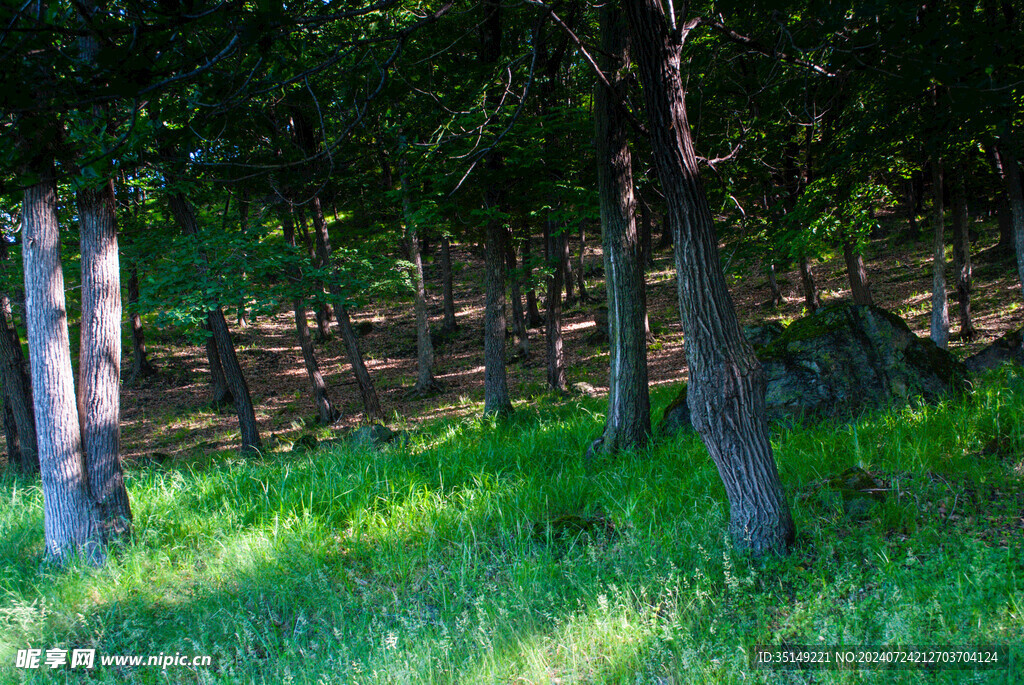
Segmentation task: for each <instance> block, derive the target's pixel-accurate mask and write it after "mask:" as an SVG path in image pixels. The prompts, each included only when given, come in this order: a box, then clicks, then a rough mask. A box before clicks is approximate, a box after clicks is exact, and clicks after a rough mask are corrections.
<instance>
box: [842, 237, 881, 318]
mask: <svg viewBox="0 0 1024 685" xmlns="http://www.w3.org/2000/svg"><path fill="white" fill-rule="evenodd" d="M843 259H844V260H845V261H846V275H847V278H848V279H849V281H850V293H851V294H852V295H853V303H854V304H863V305H871V304H874V303H873V302H872V300H871V286H870V285H868V272H867V269H865V268H864V258H863V256H861V253H860V250H858V249H857V245H856V243H854V241H853V240H851V239H849V238H847V239H845V240H843Z"/></svg>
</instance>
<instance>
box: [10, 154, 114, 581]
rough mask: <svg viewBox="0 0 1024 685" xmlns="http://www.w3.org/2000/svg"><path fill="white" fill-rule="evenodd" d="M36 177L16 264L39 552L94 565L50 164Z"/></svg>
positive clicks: (100, 556) (99, 547)
mask: <svg viewBox="0 0 1024 685" xmlns="http://www.w3.org/2000/svg"><path fill="white" fill-rule="evenodd" d="M40 176H41V179H40V181H39V183H37V184H35V185H33V186H30V187H29V188H27V189H26V190H25V196H24V204H23V205H22V232H23V233H22V235H23V238H22V259H23V262H24V268H25V296H26V307H25V314H26V319H27V324H28V347H29V360H30V362H31V369H32V391H33V392H32V396H33V403H34V413H35V422H36V428H37V438H38V443H39V444H38V447H39V464H40V472H41V476H42V478H41V479H42V487H43V528H44V534H45V539H46V551H47V554H48V556H50V557H51V558H53V559H55V560H56V561H58V562H64V561H67V560H69V559H70V558H71V557H72V556H73V555H75V554H76V553H80V554H82V555H84V557H85V558H86V559H87V560H88V561H89V562H90V563H94V564H100V563H102V562H103V561H104V559H105V558H106V552H105V550H104V544H103V524H102V520H101V518H100V513H99V508H98V507H97V506H96V502H95V501H94V500H93V499H92V495H91V493H90V492H89V478H88V472H87V471H86V464H85V456H84V454H83V452H82V432H81V426H80V424H79V421H78V408H77V405H76V400H75V388H74V385H75V384H74V372H73V371H72V369H71V349H70V343H69V339H68V320H67V310H66V308H65V300H64V274H63V271H62V270H61V261H60V234H59V228H58V225H57V192H56V184H55V182H54V175H53V165H52V162H47V163H46V165H45V167H43V173H42V174H40Z"/></svg>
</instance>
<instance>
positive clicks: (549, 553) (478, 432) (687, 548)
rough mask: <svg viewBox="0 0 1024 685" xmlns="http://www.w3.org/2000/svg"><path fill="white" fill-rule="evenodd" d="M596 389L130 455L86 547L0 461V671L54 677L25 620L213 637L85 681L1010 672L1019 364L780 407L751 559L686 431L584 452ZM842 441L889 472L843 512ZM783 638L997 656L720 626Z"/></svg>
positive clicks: (128, 648)
mask: <svg viewBox="0 0 1024 685" xmlns="http://www.w3.org/2000/svg"><path fill="white" fill-rule="evenodd" d="M672 394H673V390H672V388H671V387H664V388H659V389H657V390H655V394H654V402H655V406H656V407H657V408H660V407H663V406H664V405H665V404H666V403H667V402H668V401H669V400H670V399H671V396H672ZM602 410H603V406H602V403H601V401H599V400H591V399H578V400H576V399H574V400H562V399H556V398H551V397H541V398H539V399H537V400H535V401H534V402H533V403H531V404H529V405H526V404H523V405H521V406H520V411H519V412H518V413H517V415H516V417H515V418H514V419H513V420H512V421H511V422H510V423H507V424H494V423H491V422H488V421H481V420H479V419H477V420H471V419H466V420H463V421H461V422H454V423H453V422H435V423H431V424H428V425H427V426H425V427H423V428H422V429H420V430H418V431H417V432H416V434H415V435H414V437H413V441H412V443H411V444H410V445H409V446H408V447H407V448H385V449H384V450H382V451H381V452H379V453H371V452H368V451H366V450H364V449H355V448H346V447H344V446H334V447H332V448H329V449H326V450H324V451H320V452H316V453H276V454H275V453H270V454H268V455H267V456H266V457H265V458H263V459H262V460H257V461H240V460H237V459H233V458H230V457H228V458H225V457H224V455H210V456H205V457H199V458H196V459H193V460H179V461H176V462H174V463H173V464H172V465H169V466H166V467H160V466H156V465H149V466H140V467H138V468H133V469H132V470H130V471H129V489H130V494H131V499H132V502H133V507H134V510H135V520H136V539H135V540H134V541H133V542H132V543H131V544H129V545H127V546H126V547H125V548H124V549H122V550H120V551H119V552H118V553H117V554H116V556H115V558H114V559H113V560H112V561H111V563H109V564H108V565H107V566H106V567H104V568H102V569H99V570H91V569H84V568H82V569H73V570H72V571H71V572H65V573H58V572H56V571H54V570H52V569H49V568H46V567H44V566H41V561H42V552H43V541H42V526H41V517H42V514H41V496H40V491H39V487H38V484H36V483H33V482H29V481H22V480H18V479H15V478H12V477H11V476H10V475H6V476H4V477H3V478H2V479H0V541H2V542H0V546H2V547H0V549H2V551H0V554H2V557H3V559H5V563H4V564H3V565H2V566H0V591H2V593H3V599H2V600H0V681H2V682H8V681H12V682H18V681H21V680H25V681H28V682H43V681H47V682H48V681H49V680H50V679H51V676H50V674H48V673H45V672H42V671H24V670H20V671H19V670H15V669H13V668H12V665H13V664H14V653H15V651H16V650H17V649H19V648H25V647H26V646H29V645H31V646H35V647H41V648H43V649H47V648H51V647H58V646H59V647H65V648H70V649H73V648H76V647H95V648H96V649H97V650H98V651H99V653H101V654H155V653H159V652H164V653H175V652H181V653H183V654H210V655H213V656H214V659H215V666H214V668H213V669H198V670H195V671H193V670H189V669H185V668H181V667H171V668H168V669H167V670H166V671H162V670H160V669H158V668H155V667H148V668H147V667H139V668H134V669H133V668H121V669H117V668H114V667H107V668H98V669H96V670H95V671H93V672H90V673H89V674H88V675H89V676H90V677H91V678H92V679H94V680H96V681H104V682H267V683H279V682H299V683H305V682H311V683H312V682H411V683H420V682H454V681H458V682H509V683H511V682H537V683H540V682H543V683H551V682H558V683H569V682H580V683H584V682H586V683H590V682H660V683H668V682H726V683H731V682H765V683H773V682H780V681H786V682H851V683H852V682H865V681H869V682H929V683H931V682H940V683H941V682H964V681H965V680H973V681H974V682H1021V681H1024V664H1022V663H1021V659H1024V632H1022V631H1024V629H1022V625H1024V551H1022V547H1021V545H1020V539H1021V534H1022V526H1024V520H1022V517H1024V462H1022V461H1021V454H1022V448H1024V435H1022V431H1024V429H1022V426H1024V379H1021V378H1020V377H1019V376H1016V375H1012V374H1010V373H1008V372H1004V373H1001V374H993V375H990V376H989V377H987V378H986V379H985V380H984V382H982V383H980V384H979V385H978V386H977V388H976V389H975V391H974V392H973V393H972V394H970V395H968V396H966V397H964V398H962V399H951V400H949V401H948V402H946V403H944V404H941V405H938V406H915V407H911V408H907V409H903V410H897V411H891V412H879V413H875V414H872V415H867V416H865V417H863V418H862V419H860V420H858V421H856V422H854V423H851V424H849V425H840V426H836V425H820V426H818V425H811V426H806V427H798V428H792V429H788V430H783V429H779V430H777V431H776V432H775V433H774V443H775V447H776V454H777V456H778V460H779V464H780V469H781V472H782V477H783V480H784V482H785V483H786V485H787V487H788V490H789V495H790V497H791V500H792V502H793V507H794V511H795V516H796V520H797V525H798V527H799V542H798V547H797V549H796V550H795V552H794V553H793V554H792V556H790V557H788V558H786V559H773V560H769V561H767V562H763V563H752V562H750V561H748V560H746V559H744V558H742V557H739V556H737V555H734V554H733V553H732V552H731V550H730V549H729V546H728V544H727V542H726V541H725V540H724V539H723V530H724V527H725V520H726V516H727V513H726V509H725V505H724V502H723V497H724V495H723V492H722V489H721V486H720V484H719V481H718V478H717V474H716V473H715V469H714V466H713V465H712V464H711V463H710V461H709V460H708V459H707V456H706V453H705V452H704V450H703V449H702V448H701V447H700V445H699V443H698V442H697V441H696V440H695V439H694V438H693V437H690V436H680V437H678V438H675V439H673V440H668V441H661V442H658V443H656V444H655V445H653V446H652V447H651V448H650V449H648V450H646V451H643V452H639V453H634V454H626V455H624V456H622V457H621V458H620V459H616V460H606V461H602V462H599V463H597V464H594V465H591V466H586V465H585V464H584V463H583V462H582V460H581V456H580V455H581V454H582V453H583V450H584V447H585V445H586V443H587V441H588V440H589V439H590V438H591V437H592V436H593V435H594V434H595V433H596V431H597V430H598V429H599V426H600V424H601V420H602V416H601V414H600V412H601V411H602ZM853 465H861V466H862V467H863V468H865V469H867V470H868V471H870V472H872V473H874V474H876V475H877V476H879V477H880V478H882V479H883V480H885V481H886V483H887V484H888V485H889V486H890V487H891V489H892V494H891V495H890V496H889V497H888V498H887V499H886V500H885V501H884V502H882V503H879V504H875V505H874V506H873V508H872V509H871V511H870V512H869V516H867V517H866V518H861V519H857V518H851V517H850V516H848V515H847V514H844V512H843V507H842V505H841V501H840V498H839V496H838V495H837V493H836V492H834V491H833V490H831V489H830V488H829V487H827V485H826V483H827V480H828V477H829V476H830V475H832V474H836V473H839V472H841V471H843V470H844V469H846V468H848V467H850V466H853ZM573 517H579V518H573ZM590 519H599V520H600V522H599V523H598V524H596V525H594V526H591V527H589V529H588V528H587V526H583V527H579V526H577V527H573V526H572V525H565V522H570V523H571V522H573V521H587V520H590ZM609 521H610V524H609V523H608V522H609ZM780 642H788V643H811V644H815V643H823V644H828V643H841V644H859V643H875V644H878V643H888V644H980V643H1008V644H1011V645H1014V646H1015V650H1016V656H1015V658H1016V660H1017V661H1016V663H1014V664H1013V666H1012V668H1013V670H1012V671H1011V672H1006V671H1000V672H988V673H978V674H973V675H972V674H969V673H964V672H955V671H945V672H942V673H939V674H937V675H935V676H934V677H933V676H932V675H931V674H924V673H921V672H877V673H874V674H861V676H860V677H858V676H857V675H856V674H852V673H840V672H818V673H813V674H802V673H799V672H788V673H783V672H779V671H752V670H751V669H749V667H748V665H747V661H746V656H745V653H744V648H745V647H747V646H749V645H752V644H755V643H768V644H779V643H780ZM60 673H61V674H62V675H71V672H70V671H67V670H66V669H65V670H63V671H61V672H60ZM77 673H80V672H76V674H77Z"/></svg>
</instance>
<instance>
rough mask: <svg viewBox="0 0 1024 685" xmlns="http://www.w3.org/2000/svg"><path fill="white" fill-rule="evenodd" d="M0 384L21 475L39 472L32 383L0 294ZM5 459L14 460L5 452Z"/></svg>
mask: <svg viewBox="0 0 1024 685" xmlns="http://www.w3.org/2000/svg"><path fill="white" fill-rule="evenodd" d="M7 257H8V256H7V243H6V241H3V240H0V263H2V265H3V268H4V269H5V270H6V269H7V268H8V265H9V262H8V258H7ZM0 384H2V387H3V394H4V407H5V411H6V413H8V414H10V419H11V420H12V421H13V422H14V429H15V430H16V431H17V439H18V454H17V457H18V459H17V464H18V467H19V468H20V469H21V471H22V472H23V473H38V472H39V443H38V439H37V438H36V419H35V416H34V415H33V413H32V412H33V410H32V380H31V378H30V376H29V369H28V366H27V365H26V363H25V356H24V354H23V353H22V351H21V338H20V337H19V335H18V329H17V327H16V326H15V325H14V316H13V312H12V309H11V298H10V297H9V296H8V295H7V293H0ZM7 457H8V459H9V460H12V459H14V455H13V453H8V455H7Z"/></svg>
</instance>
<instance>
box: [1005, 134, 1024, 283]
mask: <svg viewBox="0 0 1024 685" xmlns="http://www.w3.org/2000/svg"><path fill="white" fill-rule="evenodd" d="M1000 149H1001V150H1002V153H1003V155H1002V157H1003V172H1004V173H1005V175H1006V190H1007V195H1008V196H1009V198H1010V214H1011V216H1012V218H1013V249H1014V251H1015V252H1016V253H1017V278H1018V280H1019V281H1020V283H1021V288H1022V292H1024V187H1022V186H1021V173H1020V163H1019V162H1018V160H1017V155H1016V154H1015V153H1014V151H1013V150H1012V148H1011V147H1010V146H1009V145H1006V146H1004V147H1001V148H1000Z"/></svg>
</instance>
